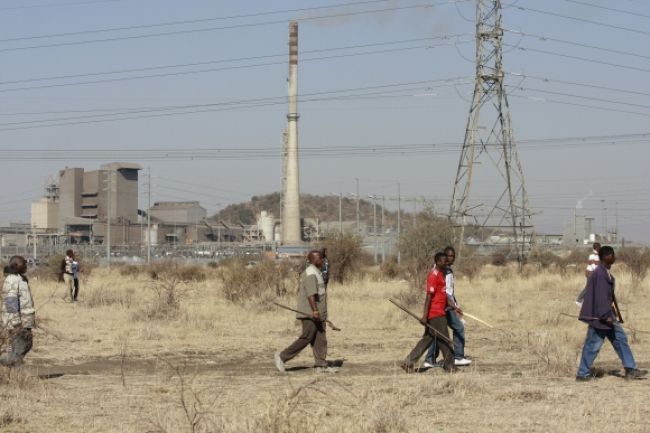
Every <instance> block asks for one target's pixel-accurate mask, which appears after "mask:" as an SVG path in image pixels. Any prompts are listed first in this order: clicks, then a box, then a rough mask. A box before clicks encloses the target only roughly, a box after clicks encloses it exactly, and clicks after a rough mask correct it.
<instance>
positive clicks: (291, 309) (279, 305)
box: [271, 301, 341, 331]
mask: <svg viewBox="0 0 650 433" xmlns="http://www.w3.org/2000/svg"><path fill="white" fill-rule="evenodd" d="M271 302H272V303H274V304H275V305H277V306H278V307H280V308H284V309H285V310H289V311H293V312H294V313H298V314H302V315H303V316H306V318H307V319H311V320H314V318H313V317H311V315H309V314H307V313H305V312H303V311H299V310H294V309H293V308H291V307H287V306H286V305H282V304H278V303H277V302H275V301H271ZM314 321H315V320H314ZM321 322H326V323H327V324H328V325H330V328H332V331H340V330H341V328H339V327H337V326H336V325H335V324H334V323H333V322H332V321H331V320H327V319H325V320H321Z"/></svg>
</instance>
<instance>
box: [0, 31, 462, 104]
mask: <svg viewBox="0 0 650 433" xmlns="http://www.w3.org/2000/svg"><path fill="white" fill-rule="evenodd" d="M460 36H461V35H450V36H441V37H433V38H420V39H412V41H423V40H438V39H452V38H457V37H460ZM408 41H409V40H408V39H405V40H403V41H393V42H378V43H374V44H360V45H356V46H355V45H350V46H344V47H335V48H322V49H315V50H308V51H304V52H303V54H313V53H320V52H330V51H344V50H351V49H356V48H363V47H373V46H375V47H379V46H388V45H397V44H403V43H407V42H408ZM449 45H450V44H449V43H440V44H429V45H414V46H406V47H396V48H388V49H381V50H370V51H357V52H353V53H347V54H338V55H330V56H321V57H307V58H303V59H302V60H301V61H302V62H313V61H319V60H329V59H337V58H345V57H357V56H367V55H374V54H385V53H394V52H399V51H408V50H417V49H429V48H438V47H444V46H449ZM285 56H286V54H285V53H283V54H268V55H260V56H250V57H240V58H232V59H222V60H213V61H206V62H195V63H186V64H176V65H165V66H151V67H146V68H134V69H124V70H118V71H106V72H95V73H87V74H74V75H66V76H57V77H42V78H31V79H23V80H11V81H1V82H0V86H2V85H6V84H14V83H27V82H38V81H50V80H57V79H67V78H77V77H91V76H101V75H115V74H121V73H127V72H135V71H150V70H159V69H172V68H180V67H186V66H195V65H207V64H217V63H230V62H233V63H234V62H241V61H247V60H257V59H264V58H273V57H285ZM284 64H286V61H285V60H284V59H283V60H278V61H274V62H264V63H255V64H246V65H234V66H224V67H219V68H206V69H198V70H190V71H174V72H166V73H158V74H148V75H137V76H130V77H114V78H105V79H100V80H90V81H77V82H72V83H53V84H43V85H37V86H23V87H11V88H5V89H0V92H18V91H25V90H35V89H47V88H58V87H69V86H80V85H92V84H100V83H111V82H121V81H132V80H141V79H150V78H161V77H172V76H183V75H193V74H202V73H209V72H219V71H226V70H238V69H248V68H257V67H264V66H275V65H284Z"/></svg>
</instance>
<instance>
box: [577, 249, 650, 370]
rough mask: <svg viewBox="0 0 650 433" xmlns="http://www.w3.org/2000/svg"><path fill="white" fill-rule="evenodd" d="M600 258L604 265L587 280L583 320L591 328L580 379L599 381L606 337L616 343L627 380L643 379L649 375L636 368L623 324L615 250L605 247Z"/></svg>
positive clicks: (581, 363) (585, 346) (587, 338)
mask: <svg viewBox="0 0 650 433" xmlns="http://www.w3.org/2000/svg"><path fill="white" fill-rule="evenodd" d="M598 255H599V257H600V264H599V265H598V267H596V269H595V270H594V271H593V273H592V274H591V276H590V277H589V280H588V281H587V287H586V292H585V297H584V302H583V303H582V308H581V309H580V317H579V319H580V320H581V321H583V322H585V323H587V324H588V325H589V328H587V337H586V338H585V343H584V346H583V348H582V357H581V359H580V367H578V373H577V374H576V380H577V381H578V382H584V381H588V380H592V379H594V378H595V375H594V374H593V373H592V371H593V370H592V369H591V366H592V364H593V363H594V361H595V360H596V356H598V352H599V351H600V348H601V347H602V346H603V342H604V341H605V338H607V339H608V340H609V341H610V343H612V346H613V347H614V350H615V351H616V354H617V355H618V357H619V358H620V359H621V361H622V363H623V367H624V368H625V378H626V379H641V378H643V377H644V376H646V374H647V373H648V372H647V370H639V369H638V368H637V366H636V362H635V361H634V356H633V355H632V350H631V349H630V345H629V344H628V342H627V335H625V331H624V330H623V326H622V325H621V323H623V318H622V317H621V312H620V310H619V308H618V304H617V302H616V295H615V293H614V288H615V283H616V280H615V279H614V276H613V275H612V274H611V272H610V270H611V267H612V265H613V264H614V262H615V261H616V255H615V254H614V249H613V248H612V247H610V246H604V247H602V248H601V249H600V251H599V252H598Z"/></svg>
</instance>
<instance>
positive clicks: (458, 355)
mask: <svg viewBox="0 0 650 433" xmlns="http://www.w3.org/2000/svg"><path fill="white" fill-rule="evenodd" d="M447 324H448V325H449V327H450V328H451V330H452V331H453V333H454V359H463V358H464V357H465V325H463V322H461V321H460V317H458V314H456V312H455V311H454V310H447ZM437 357H438V347H437V346H436V340H433V343H431V347H429V351H428V352H427V356H426V358H425V361H426V362H428V363H429V364H433V362H434V361H435V360H436V358H437Z"/></svg>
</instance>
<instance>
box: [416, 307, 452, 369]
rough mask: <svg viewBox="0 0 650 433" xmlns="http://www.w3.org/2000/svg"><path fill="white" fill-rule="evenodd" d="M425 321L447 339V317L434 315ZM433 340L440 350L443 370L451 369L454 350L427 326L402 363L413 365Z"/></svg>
mask: <svg viewBox="0 0 650 433" xmlns="http://www.w3.org/2000/svg"><path fill="white" fill-rule="evenodd" d="M427 323H428V324H429V326H431V327H432V328H433V329H435V330H436V331H438V333H440V334H442V335H444V336H445V337H446V338H447V339H449V332H448V331H447V318H446V317H445V316H440V317H434V318H433V319H429V320H428V322H427ZM434 341H435V342H436V343H437V346H438V347H439V348H440V351H441V352H442V356H443V358H444V363H443V368H444V369H445V370H453V369H454V352H453V351H452V349H451V347H450V346H449V343H447V342H446V341H444V340H443V339H442V338H440V337H438V336H437V334H434V332H433V331H432V330H431V329H429V328H428V327H425V328H424V335H423V336H422V338H421V339H420V341H418V344H416V345H415V347H414V348H413V350H411V353H409V354H408V356H407V357H406V359H405V360H404V364H405V365H406V366H409V367H412V366H413V365H415V363H416V362H418V359H420V357H421V356H422V355H423V354H424V352H426V351H427V350H428V349H429V347H431V343H433V342H434Z"/></svg>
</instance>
